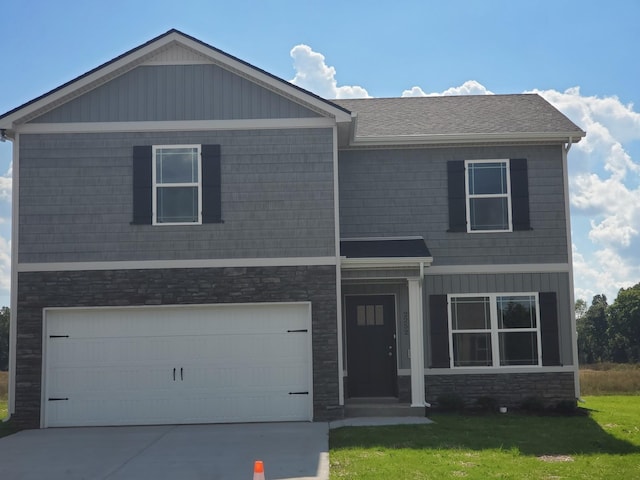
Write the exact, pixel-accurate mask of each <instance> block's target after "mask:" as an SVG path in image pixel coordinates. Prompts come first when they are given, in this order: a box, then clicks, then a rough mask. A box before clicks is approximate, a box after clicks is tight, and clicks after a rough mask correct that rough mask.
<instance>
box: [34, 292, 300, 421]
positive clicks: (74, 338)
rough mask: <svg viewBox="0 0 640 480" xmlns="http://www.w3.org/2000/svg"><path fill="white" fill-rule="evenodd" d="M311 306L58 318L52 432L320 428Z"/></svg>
mask: <svg viewBox="0 0 640 480" xmlns="http://www.w3.org/2000/svg"><path fill="white" fill-rule="evenodd" d="M310 332H311V307H310V305H309V304H307V303H297V304H252V305H217V306H197V307H193V306H189V307H185V306H175V307H173V306H172V307H164V306H163V307H153V308H105V309H59V310H58V309H52V310H47V311H46V313H45V342H46V347H45V376H44V378H43V422H42V424H43V426H44V427H56V426H87V425H151V424H167V423H222V422H264V421H294V420H311V419H312V415H313V414H312V391H311V386H312V382H311V378H312V373H311V370H312V369H311V338H310V337H311V333H310Z"/></svg>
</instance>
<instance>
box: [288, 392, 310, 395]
mask: <svg viewBox="0 0 640 480" xmlns="http://www.w3.org/2000/svg"><path fill="white" fill-rule="evenodd" d="M289 395H309V392H289Z"/></svg>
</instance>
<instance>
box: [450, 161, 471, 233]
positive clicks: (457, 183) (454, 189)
mask: <svg viewBox="0 0 640 480" xmlns="http://www.w3.org/2000/svg"><path fill="white" fill-rule="evenodd" d="M464 175H465V173H464V160H451V161H449V162H447V184H448V189H449V230H448V231H449V232H466V231H467V200H466V196H465V188H464Z"/></svg>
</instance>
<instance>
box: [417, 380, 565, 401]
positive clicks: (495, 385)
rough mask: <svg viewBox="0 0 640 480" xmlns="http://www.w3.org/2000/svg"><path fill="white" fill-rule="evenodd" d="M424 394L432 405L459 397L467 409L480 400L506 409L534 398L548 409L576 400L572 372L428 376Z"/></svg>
mask: <svg viewBox="0 0 640 480" xmlns="http://www.w3.org/2000/svg"><path fill="white" fill-rule="evenodd" d="M425 393H426V401H427V402H429V403H432V404H433V403H437V402H436V400H437V398H438V397H439V396H440V395H448V394H456V395H459V396H460V397H462V398H463V399H464V400H465V402H466V403H467V405H468V406H473V405H474V404H475V403H476V400H477V399H478V398H479V397H491V398H494V399H496V400H497V401H498V403H499V404H500V405H503V406H507V407H518V406H520V404H521V403H522V401H523V400H524V399H525V398H527V397H532V396H535V397H539V398H540V399H542V401H543V402H544V403H545V405H546V406H553V405H555V404H557V403H558V402H560V401H563V400H572V401H575V399H576V396H575V386H574V375H573V372H553V373H500V374H469V375H466V374H465V375H427V376H425Z"/></svg>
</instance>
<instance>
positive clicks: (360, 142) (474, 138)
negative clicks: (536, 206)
mask: <svg viewBox="0 0 640 480" xmlns="http://www.w3.org/2000/svg"><path fill="white" fill-rule="evenodd" d="M585 135H586V133H585V132H582V131H580V132H575V131H573V132H557V133H546V132H545V133H543V132H533V133H506V134H505V133H465V134H432V135H384V136H374V135H372V136H366V137H365V136H360V137H359V136H354V137H353V138H352V139H351V141H350V143H349V146H350V147H360V146H363V147H364V146H382V145H385V146H386V145H436V144H451V143H456V144H470V143H475V144H477V143H493V142H561V143H566V142H568V145H571V143H577V142H579V141H580V140H581V138H582V137H584V136H585Z"/></svg>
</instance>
